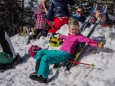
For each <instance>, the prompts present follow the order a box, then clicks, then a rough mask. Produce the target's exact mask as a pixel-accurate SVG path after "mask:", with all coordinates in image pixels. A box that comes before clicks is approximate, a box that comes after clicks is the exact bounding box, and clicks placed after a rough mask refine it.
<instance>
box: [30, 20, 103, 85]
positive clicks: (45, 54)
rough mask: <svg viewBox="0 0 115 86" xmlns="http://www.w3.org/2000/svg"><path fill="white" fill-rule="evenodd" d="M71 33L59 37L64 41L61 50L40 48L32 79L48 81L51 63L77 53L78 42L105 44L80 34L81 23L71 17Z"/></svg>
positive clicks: (100, 45)
mask: <svg viewBox="0 0 115 86" xmlns="http://www.w3.org/2000/svg"><path fill="white" fill-rule="evenodd" d="M68 26H69V33H68V35H67V36H65V35H61V36H60V37H59V39H64V42H63V44H62V46H61V47H60V49H59V50H39V51H38V52H37V54H36V57H35V59H36V68H35V72H34V73H31V74H30V76H29V77H30V79H32V80H36V81H39V82H40V83H47V79H48V75H49V66H50V64H55V63H60V62H63V61H65V60H66V59H69V58H70V56H71V55H73V54H75V53H76V50H77V49H76V44H78V43H79V42H86V43H88V44H89V45H90V46H92V47H99V48H103V46H104V45H103V44H102V43H100V42H98V41H94V40H92V39H89V38H87V37H85V36H84V35H82V34H79V33H78V32H79V23H78V21H77V20H76V19H74V18H71V19H70V20H69V22H68Z"/></svg>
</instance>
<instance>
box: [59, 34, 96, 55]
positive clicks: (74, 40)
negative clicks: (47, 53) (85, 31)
mask: <svg viewBox="0 0 115 86" xmlns="http://www.w3.org/2000/svg"><path fill="white" fill-rule="evenodd" d="M60 39H65V40H64V42H63V44H62V46H61V47H60V50H62V51H65V52H68V53H70V54H75V53H76V50H77V49H76V48H77V47H76V44H78V43H79V42H86V43H88V44H89V45H90V46H93V47H96V46H97V44H98V42H96V41H93V40H91V39H89V38H87V37H85V36H83V35H81V34H78V35H72V34H70V33H69V34H68V36H65V35H62V36H60Z"/></svg>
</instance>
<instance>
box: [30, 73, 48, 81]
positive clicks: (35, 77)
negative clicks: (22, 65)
mask: <svg viewBox="0 0 115 86" xmlns="http://www.w3.org/2000/svg"><path fill="white" fill-rule="evenodd" d="M29 77H30V79H32V80H35V81H38V82H40V83H47V78H44V77H43V76H41V75H40V76H38V75H36V74H35V72H34V73H31V74H30V76H29Z"/></svg>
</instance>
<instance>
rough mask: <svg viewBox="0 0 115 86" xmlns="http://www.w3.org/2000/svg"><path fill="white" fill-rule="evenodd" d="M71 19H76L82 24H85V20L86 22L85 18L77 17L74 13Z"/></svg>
mask: <svg viewBox="0 0 115 86" xmlns="http://www.w3.org/2000/svg"><path fill="white" fill-rule="evenodd" d="M72 17H73V18H75V19H77V20H78V21H79V22H81V23H84V22H85V20H86V17H85V16H83V15H82V16H78V15H77V14H76V13H73V14H72Z"/></svg>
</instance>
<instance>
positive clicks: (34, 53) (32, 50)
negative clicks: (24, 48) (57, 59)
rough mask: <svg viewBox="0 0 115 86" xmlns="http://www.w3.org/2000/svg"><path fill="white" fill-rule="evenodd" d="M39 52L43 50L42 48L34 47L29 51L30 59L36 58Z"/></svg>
mask: <svg viewBox="0 0 115 86" xmlns="http://www.w3.org/2000/svg"><path fill="white" fill-rule="evenodd" d="M38 50H41V48H40V47H39V46H37V45H32V46H31V47H30V48H29V50H28V53H29V55H30V57H33V58H34V57H35V55H36V53H37V51H38Z"/></svg>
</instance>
